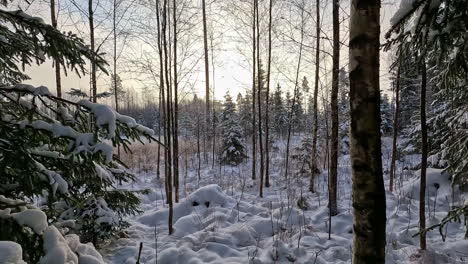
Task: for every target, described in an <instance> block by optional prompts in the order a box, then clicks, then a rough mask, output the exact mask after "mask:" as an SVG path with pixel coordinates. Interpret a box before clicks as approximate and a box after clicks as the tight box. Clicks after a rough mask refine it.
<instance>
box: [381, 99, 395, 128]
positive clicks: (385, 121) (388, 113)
mask: <svg viewBox="0 0 468 264" xmlns="http://www.w3.org/2000/svg"><path fill="white" fill-rule="evenodd" d="M392 114H393V110H392V104H391V102H390V99H389V98H388V95H386V94H383V95H382V96H381V98H380V116H381V122H380V132H381V133H382V135H384V136H388V135H390V133H392V131H393V116H392Z"/></svg>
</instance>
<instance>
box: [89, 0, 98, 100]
mask: <svg viewBox="0 0 468 264" xmlns="http://www.w3.org/2000/svg"><path fill="white" fill-rule="evenodd" d="M88 19H89V38H90V40H89V41H90V42H91V43H90V44H91V52H92V55H91V96H92V101H93V103H96V102H97V97H96V95H97V81H96V62H95V58H94V55H95V53H94V52H95V47H94V46H95V43H94V42H95V40H94V10H93V0H89V2H88Z"/></svg>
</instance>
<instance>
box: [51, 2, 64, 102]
mask: <svg viewBox="0 0 468 264" xmlns="http://www.w3.org/2000/svg"><path fill="white" fill-rule="evenodd" d="M50 17H51V20H52V26H53V27H54V28H57V14H56V12H55V0H50ZM61 79H62V78H61V75H60V62H59V61H58V60H55V85H56V89H57V97H59V98H62V81H61Z"/></svg>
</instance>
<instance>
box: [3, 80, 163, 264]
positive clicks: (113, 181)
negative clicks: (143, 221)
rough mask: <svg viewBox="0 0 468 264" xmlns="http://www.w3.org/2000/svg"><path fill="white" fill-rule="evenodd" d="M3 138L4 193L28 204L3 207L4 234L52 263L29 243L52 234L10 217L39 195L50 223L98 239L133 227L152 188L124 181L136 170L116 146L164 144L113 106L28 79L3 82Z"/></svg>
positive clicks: (27, 251)
mask: <svg viewBox="0 0 468 264" xmlns="http://www.w3.org/2000/svg"><path fill="white" fill-rule="evenodd" d="M0 138H1V140H0V195H2V196H3V197H5V198H6V199H12V200H15V199H18V198H19V199H21V200H22V201H24V203H25V204H24V205H25V206H23V203H22V204H21V205H18V206H16V207H11V206H10V207H11V208H10V207H9V208H6V206H3V208H5V209H2V210H0V211H1V212H2V213H0V214H1V215H2V216H4V217H0V232H4V233H5V234H6V235H5V236H4V237H6V240H10V241H13V242H15V243H18V244H20V245H21V248H22V250H23V252H25V254H24V255H25V256H28V257H27V259H25V261H28V262H33V263H37V262H40V263H41V262H42V263H47V261H46V260H47V259H48V257H47V255H48V253H47V250H46V252H45V255H44V252H42V250H41V247H38V246H37V245H36V244H35V243H39V242H33V244H34V245H33V244H31V243H30V242H29V241H41V239H44V243H46V240H47V238H46V237H43V238H40V237H37V235H41V234H39V233H35V235H33V234H31V233H30V232H29V231H28V230H27V229H24V228H21V227H18V226H15V225H16V224H17V223H16V222H12V219H13V218H11V217H8V218H7V215H13V214H12V212H13V211H14V212H15V213H21V212H22V211H24V210H28V209H27V208H29V207H30V206H32V204H31V203H32V201H39V203H38V207H37V208H34V210H37V211H38V212H41V213H42V214H44V215H45V216H47V218H48V219H49V223H53V224H54V225H56V226H67V228H66V229H61V231H63V232H65V233H66V232H73V233H75V234H79V235H80V237H81V240H82V241H85V242H88V241H89V242H93V243H94V244H95V245H97V244H98V243H100V242H101V241H103V240H105V239H108V238H110V237H112V236H115V235H116V234H117V233H118V232H122V230H123V229H125V227H127V226H128V223H127V222H125V221H124V220H123V219H124V217H125V216H126V215H131V214H135V213H138V212H140V211H139V209H138V205H139V203H140V200H139V198H138V194H139V193H143V192H144V191H138V190H137V191H128V190H125V189H121V187H120V188H119V187H118V184H119V183H121V182H133V181H135V179H136V176H135V175H133V174H132V173H131V172H130V171H129V170H127V168H126V166H125V164H123V163H122V162H121V161H120V160H119V158H118V157H117V156H115V155H113V149H114V147H117V146H123V149H124V150H125V151H129V150H130V149H129V146H128V145H129V144H131V143H132V141H140V142H142V143H146V142H151V141H156V142H159V141H158V140H156V139H155V138H154V132H153V130H151V129H149V128H147V127H145V126H142V125H139V124H138V123H137V122H136V121H135V120H134V119H133V118H131V117H128V116H124V115H121V114H119V113H117V112H115V111H114V110H113V109H111V108H110V107H108V106H106V105H103V104H97V103H91V102H89V101H87V100H80V101H78V102H72V101H69V100H66V99H62V98H58V97H56V96H54V95H52V94H51V93H50V92H49V90H48V89H47V88H46V87H44V86H39V87H34V86H31V85H25V84H16V85H9V86H6V85H0ZM38 198H39V199H38ZM0 208H2V207H0ZM5 210H7V211H5ZM69 223H73V224H69ZM46 228H47V227H46ZM4 229H6V230H4ZM8 230H10V231H11V230H15V233H14V234H13V233H8V232H9V231H8ZM44 232H45V231H44ZM51 232H52V233H57V232H58V233H59V234H60V232H59V231H58V230H57V232H55V231H51ZM52 233H51V234H52ZM65 233H64V234H65ZM60 235H61V234H60ZM44 261H45V262H44ZM64 263H65V262H64ZM70 263H75V262H70Z"/></svg>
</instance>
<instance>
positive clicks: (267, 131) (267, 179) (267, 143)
mask: <svg viewBox="0 0 468 264" xmlns="http://www.w3.org/2000/svg"><path fill="white" fill-rule="evenodd" d="M272 9H273V0H270V6H269V9H268V66H267V79H266V82H267V84H266V98H265V100H266V109H265V187H267V188H268V187H270V117H269V112H270V77H271V24H272Z"/></svg>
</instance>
